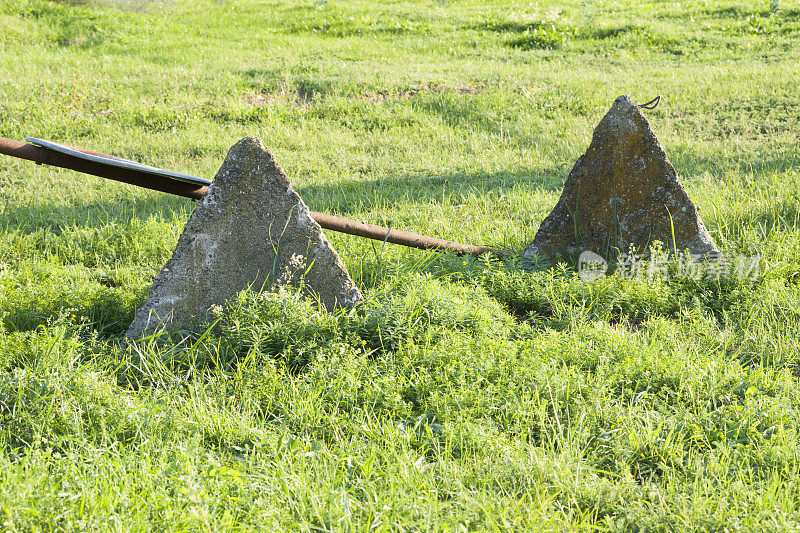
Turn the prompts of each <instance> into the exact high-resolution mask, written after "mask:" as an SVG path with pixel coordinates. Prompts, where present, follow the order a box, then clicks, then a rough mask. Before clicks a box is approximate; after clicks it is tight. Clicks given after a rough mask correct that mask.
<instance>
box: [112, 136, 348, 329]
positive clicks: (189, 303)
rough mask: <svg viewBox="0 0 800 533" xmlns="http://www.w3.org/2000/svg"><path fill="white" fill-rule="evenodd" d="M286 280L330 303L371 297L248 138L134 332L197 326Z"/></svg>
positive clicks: (232, 154) (202, 205)
mask: <svg viewBox="0 0 800 533" xmlns="http://www.w3.org/2000/svg"><path fill="white" fill-rule="evenodd" d="M282 285H294V286H299V287H301V290H302V292H303V294H305V295H306V296H308V297H310V298H314V299H316V300H318V301H319V302H320V303H321V304H322V305H323V306H324V307H325V308H326V309H328V310H333V309H336V308H340V307H349V306H352V305H353V304H355V303H356V302H359V301H361V300H362V299H363V298H362V296H361V292H360V291H359V290H358V287H356V285H355V283H354V282H353V280H352V279H351V278H350V275H349V274H348V272H347V268H346V267H345V265H344V263H342V261H341V259H340V258H339V255H338V254H337V253H336V251H335V250H334V249H333V248H332V247H331V245H330V244H329V243H328V241H327V240H326V239H325V236H324V235H323V233H322V229H321V228H320V227H319V225H318V224H317V223H316V222H315V221H314V219H313V218H312V217H311V214H310V212H309V210H308V207H307V206H306V204H305V203H304V202H303V200H302V199H301V198H300V196H299V195H298V194H297V193H296V192H295V191H294V189H292V186H291V184H290V183H289V180H288V179H287V178H286V175H285V174H284V172H283V170H281V168H280V167H279V166H278V165H277V164H276V163H275V160H274V158H273V157H272V155H271V154H270V153H269V152H268V151H267V150H266V149H265V148H264V146H263V145H262V144H261V141H260V140H259V139H257V138H252V137H248V138H245V139H242V140H241V141H239V142H238V143H236V144H235V145H234V146H233V147H232V148H231V149H230V150H229V151H228V155H227V157H226V158H225V162H224V163H223V164H222V167H221V168H220V170H219V172H218V173H217V176H216V178H215V179H214V181H213V183H212V184H211V186H210V187H209V189H208V193H207V194H206V195H205V196H204V197H203V199H202V200H201V201H200V202H199V203H198V205H197V207H195V209H194V211H193V212H192V214H191V216H190V217H189V220H188V222H187V223H186V227H185V228H184V230H183V233H182V234H181V236H180V238H179V239H178V244H177V246H176V248H175V251H174V252H173V254H172V258H171V259H170V260H169V261H167V264H166V265H164V267H163V268H162V269H161V271H160V272H159V274H158V276H157V277H156V279H155V281H154V283H153V287H152V289H151V291H150V294H149V296H148V298H147V301H146V302H145V303H144V305H143V306H142V307H141V308H140V309H139V310H138V311H137V312H136V317H135V318H134V320H133V323H132V324H131V326H130V328H129V329H128V332H127V334H126V336H127V337H128V338H129V339H134V340H135V339H138V338H141V337H142V336H143V335H146V334H147V333H149V332H151V331H153V330H155V329H156V328H159V327H161V326H164V327H165V329H167V330H170V331H175V330H180V329H191V328H192V327H193V326H195V325H196V324H197V323H198V322H201V321H202V320H203V319H205V318H206V315H207V312H208V310H209V309H210V308H211V307H212V306H216V305H224V304H225V302H226V301H227V300H229V299H230V298H232V297H233V296H235V295H236V294H237V293H238V292H239V291H241V290H243V289H246V288H248V287H251V288H252V289H253V290H256V291H269V290H272V289H273V288H274V287H277V286H282Z"/></svg>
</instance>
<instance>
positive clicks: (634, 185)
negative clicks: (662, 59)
mask: <svg viewBox="0 0 800 533" xmlns="http://www.w3.org/2000/svg"><path fill="white" fill-rule="evenodd" d="M673 237H674V238H673ZM655 240H659V241H661V242H662V243H663V244H664V249H665V250H669V251H670V252H675V251H677V252H678V253H681V252H683V251H685V250H689V252H690V253H691V254H692V255H694V256H696V257H703V256H709V257H716V256H718V255H719V250H718V249H717V247H716V246H715V245H714V242H713V241H712V239H711V235H709V233H708V231H707V230H706V227H705V226H704V225H703V221H702V220H701V218H700V214H699V213H698V212H697V209H696V208H695V206H694V204H692V201H691V200H690V199H689V196H688V195H687V194H686V191H685V190H684V188H683V186H682V185H681V184H680V182H679V181H678V178H677V176H676V174H675V168H674V167H673V166H672V164H671V163H670V162H669V160H668V159H667V155H666V154H665V153H664V150H663V149H662V148H661V144H660V143H659V142H658V139H656V136H655V134H654V133H653V130H651V129H650V124H648V122H647V119H646V118H645V117H644V115H643V114H642V111H641V109H640V108H639V106H637V105H636V104H635V103H634V102H633V100H631V98H630V97H629V96H627V95H623V96H620V97H619V98H617V99H616V100H615V101H614V104H613V105H612V106H611V109H610V110H609V111H608V113H606V115H605V116H604V117H603V119H602V120H601V121H600V124H598V126H597V128H595V130H594V135H593V136H592V143H591V145H590V146H589V149H588V150H587V151H586V153H585V154H583V156H581V157H580V158H579V159H578V161H577V163H575V166H574V167H573V169H572V172H570V173H569V176H568V177H567V181H566V183H565V184H564V191H563V192H562V194H561V198H560V199H559V200H558V203H557V204H556V206H555V208H554V209H553V211H552V212H551V213H550V214H549V215H547V217H546V218H545V219H544V221H543V222H542V224H541V226H540V227H539V230H538V231H537V233H536V236H535V237H534V240H533V242H532V243H531V244H530V245H529V246H528V247H527V248H526V249H525V251H524V252H523V255H524V256H525V257H538V258H541V259H546V260H559V259H570V258H571V259H573V260H574V259H575V258H576V257H577V256H578V255H580V254H581V253H582V252H584V251H591V252H594V253H596V254H600V255H601V256H602V257H605V258H606V259H609V258H613V256H615V255H616V254H618V253H627V252H628V251H629V248H630V246H631V245H634V246H635V247H636V249H637V250H638V252H640V253H642V252H646V251H647V249H648V247H649V246H650V244H651V243H652V242H653V241H655Z"/></svg>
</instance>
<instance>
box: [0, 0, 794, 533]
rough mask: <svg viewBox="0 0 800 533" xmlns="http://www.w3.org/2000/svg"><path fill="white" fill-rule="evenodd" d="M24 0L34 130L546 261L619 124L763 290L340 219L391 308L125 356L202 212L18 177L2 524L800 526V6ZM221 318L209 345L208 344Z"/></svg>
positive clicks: (380, 299)
mask: <svg viewBox="0 0 800 533" xmlns="http://www.w3.org/2000/svg"><path fill="white" fill-rule="evenodd" d="M773 3H774V2H768V1H759V2H755V3H744V2H738V3H736V2H733V1H725V0H708V1H702V2H701V1H694V0H690V1H687V2H681V3H680V5H678V4H677V3H671V2H655V1H654V2H632V1H626V2H589V1H577V0H566V1H565V2H562V3H558V4H554V3H549V2H539V3H528V2H525V3H522V2H519V3H517V2H499V1H495V2H491V1H488V0H487V1H470V2H466V1H464V2H459V1H449V2H447V1H430V2H413V3H412V2H389V3H386V2H384V3H377V2H362V1H360V0H359V1H352V2H351V1H348V2H343V1H342V2H333V1H328V2H312V1H294V2H266V1H260V0H218V1H211V0H192V1H189V0H186V1H172V0H156V1H152V2H149V1H146V0H132V1H127V0H112V1H108V2H100V1H90V0H87V1H84V2H79V1H75V2H67V1H62V2H48V1H43V0H13V1H12V0H0V135H2V136H5V137H11V138H16V139H20V140H21V139H24V138H25V137H27V136H37V137H42V138H46V139H53V140H57V141H62V142H66V143H70V144H75V145H78V146H82V147H86V148H92V149H95V150H99V151H103V152H107V153H113V154H116V155H119V156H123V157H128V158H132V159H135V160H140V161H143V162H146V163H149V164H152V165H157V166H161V167H164V168H170V169H174V170H178V171H184V172H189V173H194V174H196V175H201V176H206V177H213V175H214V173H215V172H216V170H217V169H218V167H219V165H220V164H221V162H222V160H223V158H224V156H225V153H226V150H227V149H228V147H230V146H231V145H232V144H233V143H234V142H236V141H237V140H238V139H240V138H242V137H245V136H248V135H256V136H259V137H261V138H262V139H263V140H264V142H265V144H266V145H267V146H268V147H269V148H270V150H271V151H272V152H273V153H274V154H275V156H276V158H277V160H278V162H279V163H280V164H281V165H282V166H283V168H284V169H285V170H286V172H287V174H288V176H289V177H290V179H291V181H292V182H293V184H294V185H295V186H296V188H297V189H298V191H299V192H300V194H301V196H302V197H303V198H304V199H305V201H306V202H307V203H308V204H309V206H310V207H311V208H312V209H314V210H318V211H323V212H329V213H333V214H340V215H343V216H347V217H350V218H356V219H359V220H363V221H366V222H371V223H378V224H382V225H391V227H393V228H398V229H407V230H411V231H417V232H421V233H425V234H429V235H433V236H438V237H444V238H448V239H452V240H458V241H462V242H470V243H474V244H481V245H484V246H490V247H494V248H504V249H514V250H521V249H522V248H524V246H525V245H526V244H527V243H528V242H530V241H531V240H532V238H533V235H534V233H535V231H536V228H537V227H538V225H539V223H540V222H541V221H542V219H543V218H544V217H545V216H546V214H547V213H548V212H549V210H550V209H551V208H552V207H553V205H555V202H556V200H557V198H558V195H559V193H560V189H561V186H562V185H563V182H564V180H565V178H566V175H567V174H568V172H569V170H570V169H571V167H572V165H573V163H574V161H575V160H576V159H577V158H578V157H579V156H580V155H581V154H582V153H583V151H584V150H585V149H586V147H587V146H588V144H589V140H590V138H591V132H592V129H593V128H594V126H595V125H596V124H597V122H598V121H599V119H600V118H601V117H602V115H603V114H604V113H605V112H606V110H607V109H608V107H609V106H610V105H611V102H612V101H613V100H614V98H616V97H617V96H619V95H620V94H630V95H632V96H633V98H634V99H635V100H636V101H637V102H645V101H647V100H650V99H651V98H653V97H654V96H656V95H661V96H662V102H661V105H660V106H659V107H658V108H657V109H655V110H653V111H648V112H647V116H648V118H649V120H650V121H651V125H652V127H653V129H654V131H655V132H656V134H657V136H658V137H659V139H660V141H661V143H662V145H663V146H664V148H665V150H666V152H667V154H668V156H669V157H670V159H671V161H672V162H673V163H674V164H675V167H676V169H677V171H678V174H679V176H680V177H681V180H682V181H683V183H684V185H685V186H686V188H687V189H688V191H689V194H690V196H691V197H692V198H693V199H694V200H695V201H696V203H697V204H698V207H699V209H700V211H701V213H702V216H703V218H704V221H705V223H706V226H707V227H708V229H709V230H710V232H711V234H712V236H713V237H714V239H715V241H716V242H717V244H718V245H720V246H721V247H723V248H724V249H725V250H727V251H729V253H731V254H742V255H747V256H752V255H756V254H760V256H761V257H762V260H763V263H762V267H763V268H762V275H761V276H759V277H758V279H755V280H747V279H744V280H742V279H736V278H723V279H720V280H716V279H703V280H692V279H688V278H681V277H679V276H672V277H671V278H670V280H668V281H664V280H654V281H651V280H631V279H626V278H625V277H624V276H622V275H620V273H617V274H616V275H613V276H609V277H606V278H603V279H601V280H598V281H596V282H594V283H590V284H589V283H584V282H582V281H581V280H580V278H579V277H578V275H577V273H576V272H574V270H572V269H571V268H570V267H568V266H564V265H562V266H557V267H554V268H552V269H550V270H539V271H530V270H526V269H524V268H522V266H521V265H519V264H518V263H517V262H515V261H506V262H492V261H487V260H472V259H461V258H455V257H451V256H446V255H437V254H433V253H427V252H422V251H418V250H409V249H404V248H401V247H397V246H393V245H381V244H380V243H374V244H373V243H371V242H369V241H365V240H360V239H357V238H352V237H347V236H343V235H337V234H332V233H329V234H328V237H329V239H330V241H331V242H332V243H333V245H334V246H335V248H336V249H337V250H338V251H339V252H340V254H341V256H342V258H343V260H344V261H345V263H346V264H347V266H348V269H349V270H350V272H351V274H352V275H353V277H354V279H355V280H356V282H357V283H358V285H359V286H360V287H361V288H362V290H363V291H364V294H365V297H366V299H365V302H364V305H363V306H362V308H360V309H358V310H353V311H350V312H347V313H344V312H342V313H334V314H327V313H324V312H322V311H320V310H319V309H318V308H316V307H315V306H314V305H312V304H311V303H309V302H306V301H304V300H302V299H300V298H299V297H298V296H297V294H296V293H294V292H291V291H288V292H282V293H279V294H261V295H259V294H252V293H246V292H245V293H242V294H241V295H239V297H238V298H237V300H236V301H235V302H231V303H230V305H229V306H228V307H227V308H226V309H223V310H219V312H218V313H217V316H214V317H212V318H213V320H212V322H213V321H217V320H218V321H217V322H216V325H214V326H213V327H209V328H205V329H199V330H198V331H194V332H191V333H190V334H189V335H188V336H187V337H186V338H185V339H183V340H182V341H175V340H174V339H173V340H172V341H170V340H167V339H166V338H165V337H161V338H155V339H151V340H150V341H147V342H143V343H141V344H139V345H136V346H129V345H126V344H124V343H121V342H120V340H121V335H122V334H123V332H124V331H125V329H126V327H127V325H128V324H129V323H130V321H131V320H132V317H133V313H134V311H135V310H136V308H137V306H138V305H140V304H141V302H142V301H143V300H144V298H145V297H146V295H147V291H148V289H149V286H150V283H151V281H152V278H153V276H154V274H155V273H156V272H157V271H158V269H159V268H160V267H161V265H162V264H163V263H164V262H165V261H166V259H167V258H168V256H169V254H170V251H171V249H172V248H173V246H174V244H175V242H176V240H177V237H178V235H179V233H180V231H181V229H182V226H183V223H184V221H185V220H186V218H187V217H188V214H189V213H190V211H191V209H192V204H191V202H189V201H187V200H183V199H180V198H175V197H167V196H166V195H162V194H157V193H153V192H148V191H145V190H142V189H137V188H134V187H130V186H126V185H122V184H118V183H115V182H110V181H105V180H102V179H100V178H93V177H90V176H84V175H80V174H76V173H73V172H70V171H66V170H60V169H56V168H53V167H46V166H36V165H33V164H30V163H28V162H25V161H22V160H16V159H11V158H8V157H5V156H3V157H2V158H1V159H0V450H2V451H1V452H0V480H1V481H0V523H1V524H2V529H3V530H9V531H36V530H48V531H49V530H58V531H69V530H129V529H134V530H192V531H194V530H220V529H231V530H237V529H242V530H250V529H265V530H282V529H287V530H300V531H328V530H355V531H367V530H370V529H373V530H377V531H405V530H417V531H419V530H433V531H471V530H474V531H495V530H500V531H506V530H518V531H528V530H545V529H551V530H566V529H575V530H611V531H617V530H629V531H640V530H646V531H672V530H686V529H690V530H702V531H706V530H712V531H723V530H753V531H763V530H791V529H796V528H798V527H800V474H798V471H800V440H799V439H800V431H798V420H800V384H798V376H800V346H798V343H797V340H796V338H797V333H798V331H797V324H798V322H799V321H800V285H799V284H800V231H799V228H798V224H799V223H800V215H798V205H799V204H800V174H798V164H800V155H798V150H797V147H798V141H799V140H800V139H799V136H798V131H799V130H798V128H799V127H800V124H799V122H800V106H798V96H797V88H798V82H797V79H798V77H800V71H799V69H798V65H800V48H798V45H797V43H798V39H800V6H799V5H798V4H797V2H794V1H787V0H784V1H783V2H782V5H781V8H780V9H779V10H773V9H772V8H771V5H772V4H773ZM209 326H210V324H209Z"/></svg>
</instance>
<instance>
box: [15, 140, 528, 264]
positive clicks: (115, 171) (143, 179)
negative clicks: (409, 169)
mask: <svg viewBox="0 0 800 533" xmlns="http://www.w3.org/2000/svg"><path fill="white" fill-rule="evenodd" d="M73 149H74V150H77V151H79V152H83V153H86V154H92V155H96V156H101V157H112V156H108V155H106V154H102V153H100V152H94V151H92V150H84V149H82V148H73ZM0 154H6V155H10V156H11V157H18V158H20V159H28V160H30V161H34V162H36V163H37V164H40V165H42V164H44V165H52V166H56V167H62V168H68V169H71V170H76V171H78V172H83V173H85V174H92V175H94V176H100V177H103V178H108V179H112V180H116V181H121V182H124V183H128V184H130V185H137V186H139V187H145V188H147V189H152V190H155V191H161V192H167V193H170V194H175V195H178V196H184V197H186V198H191V199H193V200H198V199H200V198H202V197H203V196H204V195H205V193H206V191H207V190H208V187H205V186H197V185H196V184H192V183H187V182H183V181H177V180H173V179H167V178H163V177H157V176H154V175H152V174H147V173H144V172H137V171H135V170H131V169H124V168H115V167H109V166H105V165H102V164H98V163H93V162H91V161H86V160H83V159H79V158H77V157H72V156H69V155H67V154H63V153H59V152H55V151H53V150H48V149H46V148H42V147H39V146H35V145H32V144H27V143H23V142H19V141H15V140H12V139H7V138H5V137H0ZM311 216H312V218H313V219H314V220H315V221H316V222H317V224H319V225H320V226H321V227H322V228H323V229H327V230H331V231H337V232H340V233H346V234H348V235H355V236H358V237H365V238H367V239H373V240H377V241H384V242H390V243H393V244H400V245H402V246H408V247H411V248H420V249H423V250H431V249H432V250H447V251H451V252H455V253H457V254H459V255H461V254H469V255H482V254H485V253H489V254H493V255H513V252H509V251H507V250H495V249H493V248H484V247H482V246H474V245H472V244H463V243H460V242H453V241H448V240H444V239H437V238H435V237H428V236H425V235H418V234H416V233H411V232H408V231H402V230H396V229H391V228H384V227H381V226H375V225H373V224H365V223H363V222H358V221H355V220H350V219H347V218H342V217H337V216H334V215H326V214H324V213H316V212H314V211H311Z"/></svg>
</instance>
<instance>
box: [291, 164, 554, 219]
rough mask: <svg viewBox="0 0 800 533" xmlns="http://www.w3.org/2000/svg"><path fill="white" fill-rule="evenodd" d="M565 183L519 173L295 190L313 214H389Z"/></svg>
mask: <svg viewBox="0 0 800 533" xmlns="http://www.w3.org/2000/svg"><path fill="white" fill-rule="evenodd" d="M564 179H566V175H565V173H564V170H563V169H560V168H559V169H556V168H552V169H547V170H543V171H539V170H534V169H531V168H518V169H515V170H513V171H500V172H450V173H445V174H436V175H419V174H417V175H408V174H400V175H396V176H387V177H385V178H380V179H373V180H358V181H344V180H342V181H338V182H335V183H327V184H320V185H314V184H309V185H303V186H300V187H296V190H297V192H298V193H299V194H300V196H301V197H302V198H303V200H304V201H305V202H306V204H308V205H309V207H310V208H311V209H314V210H323V209H324V210H326V211H328V212H332V213H338V214H348V213H364V212H368V211H372V210H375V209H391V208H395V207H397V206H399V205H400V204H407V203H416V204H420V203H436V202H442V203H449V204H453V205H459V204H463V203H466V202H467V201H468V200H469V199H470V198H472V197H475V196H485V195H489V194H496V193H498V192H501V191H511V190H518V189H524V190H529V191H536V190H542V191H547V192H557V191H559V190H560V189H561V187H562V185H563V183H564Z"/></svg>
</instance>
